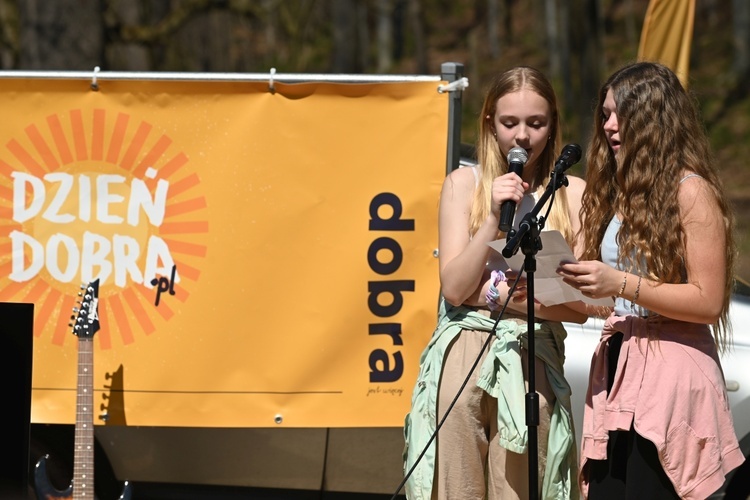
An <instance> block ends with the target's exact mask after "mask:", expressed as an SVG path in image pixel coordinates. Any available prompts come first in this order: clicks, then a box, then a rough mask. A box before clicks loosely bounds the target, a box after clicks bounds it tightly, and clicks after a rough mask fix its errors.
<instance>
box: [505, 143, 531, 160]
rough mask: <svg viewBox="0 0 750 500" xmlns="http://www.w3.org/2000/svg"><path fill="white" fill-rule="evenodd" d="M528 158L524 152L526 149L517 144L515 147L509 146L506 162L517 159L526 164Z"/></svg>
mask: <svg viewBox="0 0 750 500" xmlns="http://www.w3.org/2000/svg"><path fill="white" fill-rule="evenodd" d="M528 159H529V155H528V154H527V153H526V150H525V149H523V148H519V147H518V146H516V147H515V148H511V150H510V151H508V163H512V162H514V161H519V162H521V163H523V164H526V162H527V161H528Z"/></svg>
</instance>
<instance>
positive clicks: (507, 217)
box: [499, 146, 529, 233]
mask: <svg viewBox="0 0 750 500" xmlns="http://www.w3.org/2000/svg"><path fill="white" fill-rule="evenodd" d="M528 159H529V155H528V154H527V153H526V150H525V149H523V148H519V147H518V146H516V147H515V148H511V150H510V151H508V172H513V173H514V174H516V175H518V176H519V177H521V176H522V174H523V166H524V165H526V162H527V161H528ZM515 212H516V202H515V201H513V200H506V201H504V202H503V204H502V205H501V206H500V224H499V228H500V231H502V232H504V233H507V232H508V231H510V228H511V227H512V225H513V215H514V214H515Z"/></svg>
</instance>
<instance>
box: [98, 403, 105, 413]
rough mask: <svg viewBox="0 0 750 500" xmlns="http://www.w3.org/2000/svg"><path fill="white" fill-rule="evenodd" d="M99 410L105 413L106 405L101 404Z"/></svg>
mask: <svg viewBox="0 0 750 500" xmlns="http://www.w3.org/2000/svg"><path fill="white" fill-rule="evenodd" d="M99 409H100V410H101V411H106V410H107V405H105V404H104V403H102V404H100V405H99Z"/></svg>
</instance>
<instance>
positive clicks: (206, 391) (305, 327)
mask: <svg viewBox="0 0 750 500" xmlns="http://www.w3.org/2000/svg"><path fill="white" fill-rule="evenodd" d="M438 83H439V82H434V83H425V82H415V83H378V84H340V83H305V84H282V83H276V85H275V92H269V89H268V83H253V82H241V83H238V82H169V81H166V82H165V81H110V82H102V83H100V89H99V91H92V90H90V89H89V88H88V84H87V82H81V81H70V80H64V79H60V80H55V79H50V80H46V79H17V80H14V79H6V80H2V81H0V93H2V96H3V120H2V121H0V247H1V248H2V249H3V251H2V252H0V301H5V302H30V303H33V304H34V305H35V312H34V317H35V325H34V335H35V338H34V343H35V346H34V366H33V394H32V421H33V422H49V423H72V422H74V421H75V415H76V411H75V410H76V390H77V386H76V380H77V376H78V375H79V374H80V373H81V372H82V371H83V370H85V371H87V372H90V368H87V367H82V366H78V364H79V363H78V362H77V356H76V352H77V344H78V342H77V340H78V338H77V337H76V336H75V335H72V334H71V328H70V327H69V326H68V322H69V320H70V317H71V310H72V308H73V307H74V306H75V300H76V294H77V293H78V291H79V286H80V285H81V284H82V283H87V282H89V281H91V280H93V279H95V278H99V279H100V289H99V297H98V298H99V301H98V305H97V311H98V315H99V322H100V329H99V331H98V332H97V333H96V334H95V336H94V339H93V341H94V366H93V380H94V389H95V393H96V394H95V396H96V397H95V406H96V415H97V416H98V417H100V418H102V419H108V420H107V421H108V422H109V423H110V424H112V423H114V424H127V425H145V426H198V427H201V426H212V427H350V426H351V427H366V426H386V427H387V426H400V425H402V424H403V418H404V415H405V413H406V412H407V411H408V408H409V403H410V397H411V390H412V387H413V384H414V381H415V379H416V376H417V369H418V360H419V354H420V352H421V350H422V348H423V347H424V345H425V344H426V343H427V341H428V339H429V337H430V335H431V333H432V330H433V328H434V326H435V320H436V307H437V299H438V294H439V284H438V272H437V259H436V257H435V249H436V248H437V202H438V196H439V190H440V186H441V184H442V180H443V178H444V175H445V158H446V147H447V128H448V125H447V123H448V117H447V115H448V95H447V94H441V93H439V92H438V91H437V86H438ZM97 423H101V422H100V421H99V420H98V419H97Z"/></svg>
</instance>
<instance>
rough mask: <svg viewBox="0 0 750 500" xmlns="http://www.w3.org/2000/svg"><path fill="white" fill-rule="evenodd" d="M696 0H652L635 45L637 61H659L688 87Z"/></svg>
mask: <svg viewBox="0 0 750 500" xmlns="http://www.w3.org/2000/svg"><path fill="white" fill-rule="evenodd" d="M694 20H695V0H651V1H650V2H649V6H648V10H647V11H646V18H645V20H644V22H643V31H642V32H641V43H640V46H639V47H638V60H639V61H655V62H660V63H662V64H664V65H666V66H668V67H669V68H671V69H672V71H674V72H675V73H676V74H677V76H678V77H679V79H680V81H681V82H682V85H683V86H684V87H685V88H687V80H688V68H689V65H690V43H691V41H692V38H693V23H694Z"/></svg>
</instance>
